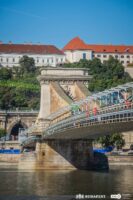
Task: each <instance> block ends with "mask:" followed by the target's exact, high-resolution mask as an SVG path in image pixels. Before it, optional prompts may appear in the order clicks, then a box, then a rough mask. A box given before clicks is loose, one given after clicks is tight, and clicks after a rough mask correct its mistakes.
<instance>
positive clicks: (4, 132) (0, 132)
mask: <svg viewBox="0 0 133 200" xmlns="http://www.w3.org/2000/svg"><path fill="white" fill-rule="evenodd" d="M5 135H6V131H5V130H4V129H2V128H0V138H1V137H3V136H5Z"/></svg>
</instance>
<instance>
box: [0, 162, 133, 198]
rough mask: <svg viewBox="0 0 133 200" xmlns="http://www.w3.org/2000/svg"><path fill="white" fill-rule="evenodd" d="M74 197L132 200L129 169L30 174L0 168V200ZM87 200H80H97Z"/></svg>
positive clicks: (132, 169) (132, 176)
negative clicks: (112, 196) (113, 197)
mask: <svg viewBox="0 0 133 200" xmlns="http://www.w3.org/2000/svg"><path fill="white" fill-rule="evenodd" d="M78 194H83V195H106V197H105V199H111V198H110V195H111V194H121V195H122V199H133V166H121V167H120V166H113V167H111V168H110V170H109V172H96V171H80V170H73V171H60V170H58V171H57V170H56V171H53V170H47V171H43V170H36V171H34V170H19V169H18V168H17V167H14V166H4V165H3V166H2V165H1V166H0V200H25V199H26V200H44V199H46V200H60V199H61V200H63V199H64V200H65V199H76V197H77V199H79V196H76V195H78ZM88 197H91V196H84V198H83V199H98V198H96V196H93V198H88ZM102 197H103V196H101V198H100V196H99V199H102ZM81 199H82V198H81Z"/></svg>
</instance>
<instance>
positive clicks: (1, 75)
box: [0, 67, 12, 81]
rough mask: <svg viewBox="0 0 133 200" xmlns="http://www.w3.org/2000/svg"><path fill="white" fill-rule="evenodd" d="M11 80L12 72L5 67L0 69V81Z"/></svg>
mask: <svg viewBox="0 0 133 200" xmlns="http://www.w3.org/2000/svg"><path fill="white" fill-rule="evenodd" d="M11 78H12V71H11V69H8V68H6V67H2V68H0V81H1V80H9V79H11Z"/></svg>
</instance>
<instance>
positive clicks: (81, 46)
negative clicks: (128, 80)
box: [63, 37, 133, 53]
mask: <svg viewBox="0 0 133 200" xmlns="http://www.w3.org/2000/svg"><path fill="white" fill-rule="evenodd" d="M67 50H70V51H74V50H92V51H94V52H95V53H133V46H126V45H96V44H85V42H84V41H83V40H81V39H80V38H79V37H75V38H74V39H72V40H71V41H70V42H69V43H68V44H67V45H66V46H65V47H64V48H63V51H67Z"/></svg>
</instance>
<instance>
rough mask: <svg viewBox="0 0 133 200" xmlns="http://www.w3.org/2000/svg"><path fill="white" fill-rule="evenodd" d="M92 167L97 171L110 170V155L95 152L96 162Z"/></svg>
mask: <svg viewBox="0 0 133 200" xmlns="http://www.w3.org/2000/svg"><path fill="white" fill-rule="evenodd" d="M92 169H93V170H95V171H101V172H102V171H103V172H108V171H109V163H108V157H107V156H106V155H105V154H103V153H100V152H94V162H93V166H92Z"/></svg>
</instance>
